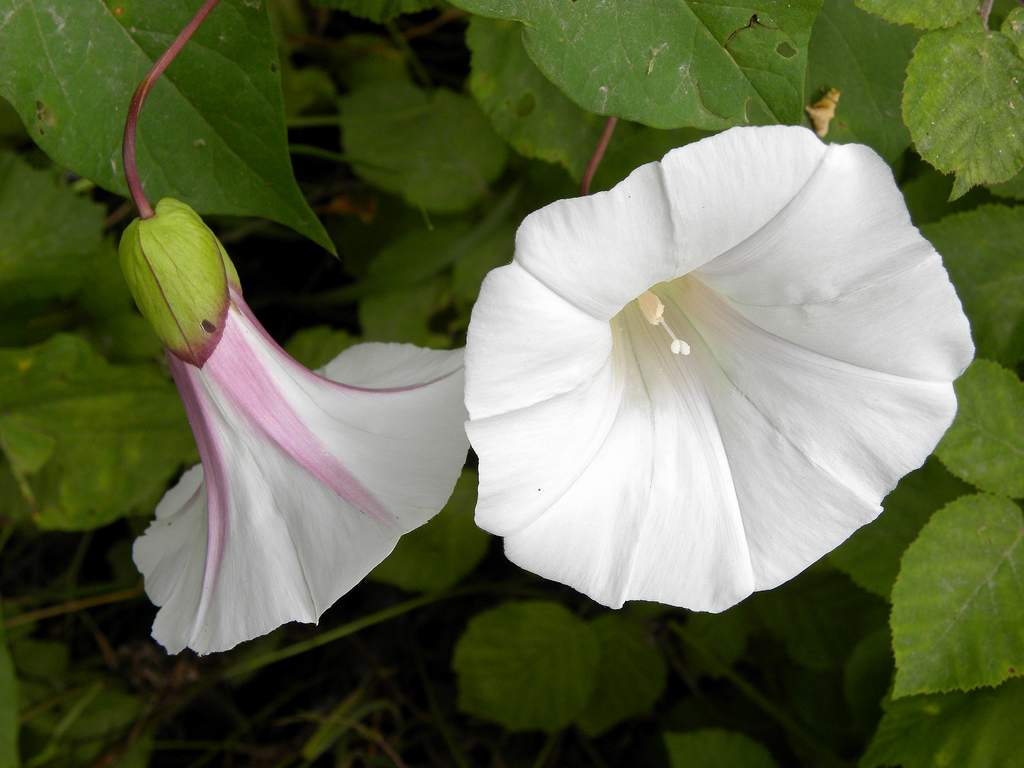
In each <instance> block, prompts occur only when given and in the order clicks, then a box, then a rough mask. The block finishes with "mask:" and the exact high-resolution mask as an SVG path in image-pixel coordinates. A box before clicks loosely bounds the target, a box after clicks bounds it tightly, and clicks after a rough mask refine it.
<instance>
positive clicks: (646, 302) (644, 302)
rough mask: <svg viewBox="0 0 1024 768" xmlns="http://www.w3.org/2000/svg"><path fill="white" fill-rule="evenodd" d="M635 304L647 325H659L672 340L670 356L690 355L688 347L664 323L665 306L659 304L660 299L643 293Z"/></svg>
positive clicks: (645, 292) (648, 292)
mask: <svg viewBox="0 0 1024 768" xmlns="http://www.w3.org/2000/svg"><path fill="white" fill-rule="evenodd" d="M636 303H637V304H638V305H639V307H640V311H641V312H643V313H644V318H646V320H647V322H648V323H650V324H651V325H660V326H661V327H662V328H664V329H665V333H667V334H668V335H669V337H670V338H671V339H672V344H671V345H670V346H669V349H671V350H672V354H674V355H688V354H690V345H689V344H687V343H686V342H685V341H683V340H682V339H680V338H679V337H678V336H676V334H675V332H674V331H673V330H672V329H671V328H669V326H668V323H666V322H665V305H664V304H662V303H661V299H659V298H658V297H657V296H655V295H654V294H653V293H651V292H650V291H644V292H643V293H641V294H640V295H639V296H638V297H637V299H636Z"/></svg>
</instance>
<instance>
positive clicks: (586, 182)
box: [580, 117, 619, 195]
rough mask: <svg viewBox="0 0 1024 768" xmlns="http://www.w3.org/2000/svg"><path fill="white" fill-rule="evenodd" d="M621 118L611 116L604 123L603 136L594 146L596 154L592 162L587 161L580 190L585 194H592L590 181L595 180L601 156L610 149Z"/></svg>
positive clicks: (591, 158) (592, 156) (592, 157)
mask: <svg viewBox="0 0 1024 768" xmlns="http://www.w3.org/2000/svg"><path fill="white" fill-rule="evenodd" d="M618 122H619V118H617V117H609V118H608V122H607V123H605V124H604V131H602V132H601V138H600V139H599V140H598V142H597V146H596V147H595V148H594V154H593V155H591V157H590V162H589V163H587V170H586V172H585V173H584V174H583V183H582V184H581V185H580V192H581V193H582V194H584V195H589V194H590V182H591V181H593V180H594V174H595V173H597V166H599V165H600V164H601V158H603V157H604V152H605V150H606V149H608V144H609V142H611V140H612V134H613V133H615V126H616V125H617V124H618Z"/></svg>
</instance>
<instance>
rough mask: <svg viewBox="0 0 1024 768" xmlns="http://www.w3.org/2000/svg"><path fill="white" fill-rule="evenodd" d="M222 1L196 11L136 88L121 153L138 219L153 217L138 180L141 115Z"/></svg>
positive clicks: (209, 0) (210, 2)
mask: <svg viewBox="0 0 1024 768" xmlns="http://www.w3.org/2000/svg"><path fill="white" fill-rule="evenodd" d="M219 2H220V0H206V2H205V3H203V5H202V6H201V7H200V8H199V10H198V11H196V15H195V16H193V17H192V20H191V21H189V23H188V24H186V25H185V27H184V29H182V30H181V32H179V33H178V36H177V37H176V38H175V39H174V42H173V43H171V44H170V45H169V46H168V48H167V50H166V51H164V52H163V54H162V55H161V56H160V58H159V59H157V60H156V63H154V64H153V68H152V69H150V70H149V73H148V74H147V75H146V76H145V77H144V78H142V82H141V83H139V87H138V88H136V89H135V93H134V94H133V95H132V101H131V104H130V105H129V106H128V117H127V118H126V119H125V123H124V143H123V144H122V147H121V154H122V157H123V160H124V177H125V180H126V181H127V182H128V191H129V192H131V196H132V200H133V201H135V207H136V208H138V209H139V216H141V217H142V218H144V219H149V218H152V216H153V206H151V205H150V204H149V200H147V199H146V193H145V192H144V191H143V190H142V181H141V180H140V179H139V169H138V166H137V165H136V162H135V138H136V134H137V133H138V127H139V114H140V113H141V112H142V105H143V103H144V102H145V101H146V97H147V96H148V95H149V92H150V90H152V88H153V85H154V84H155V83H156V81H157V80H158V79H159V78H160V75H162V74H163V73H164V71H165V70H166V69H167V67H169V66H170V65H171V62H172V61H174V59H175V58H177V56H178V54H179V53H181V49H182V48H184V47H185V43H187V42H188V41H189V38H191V37H192V35H193V34H194V33H195V31H196V30H197V29H199V25H200V24H202V23H203V22H204V21H205V20H206V17H207V16H209V15H210V11H212V10H213V9H214V6H216V5H217V3H219Z"/></svg>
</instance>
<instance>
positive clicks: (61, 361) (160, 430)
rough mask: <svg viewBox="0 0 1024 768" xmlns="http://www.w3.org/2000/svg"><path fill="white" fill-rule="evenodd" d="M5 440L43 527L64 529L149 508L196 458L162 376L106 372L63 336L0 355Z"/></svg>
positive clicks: (120, 369)
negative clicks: (41, 452)
mask: <svg viewBox="0 0 1024 768" xmlns="http://www.w3.org/2000/svg"><path fill="white" fill-rule="evenodd" d="M0 435H2V439H0V448H2V450H3V453H4V454H5V456H6V457H7V459H8V461H10V462H11V464H12V466H14V467H15V468H18V467H19V466H20V467H21V469H22V471H21V472H20V475H21V477H20V479H21V481H22V482H23V484H24V487H25V492H26V494H27V498H26V501H27V503H28V504H29V505H30V506H31V507H32V508H33V511H34V516H35V519H36V521H37V523H38V524H39V525H40V526H42V527H44V528H58V529H62V530H84V529H88V528H94V527H97V526H99V525H103V524H105V523H108V522H110V521H111V520H115V519H117V518H118V517H121V516H122V515H125V514H128V513H129V512H132V511H133V510H135V509H138V508H140V507H143V508H147V507H148V505H150V504H152V503H154V501H155V500H156V498H158V497H159V495H160V494H161V493H162V492H163V490H164V488H165V487H166V485H167V481H168V480H169V479H170V477H171V476H172V475H173V474H174V472H175V471H176V470H177V469H178V468H179V467H180V466H181V465H182V464H183V463H185V462H188V461H192V460H193V457H194V453H195V446H194V443H193V441H192V436H191V434H190V432H189V430H188V424H187V422H186V420H185V416H184V413H183V411H182V408H181V406H180V404H179V402H178V398H177V394H176V392H175V390H174V387H173V386H172V385H171V383H170V382H169V381H168V380H167V379H166V378H165V377H164V376H162V375H160V374H159V373H158V372H157V371H156V370H155V369H154V368H153V367H151V366H143V365H135V366H114V365H110V364H108V363H107V362H105V361H104V360H103V359H102V358H100V357H99V356H98V355H97V354H96V353H95V352H94V351H93V350H92V349H91V348H90V347H89V345H88V344H86V343H85V342H84V341H83V340H81V339H80V338H77V337H74V336H65V335H60V336H55V337H54V338H53V339H51V340H50V341H48V342H46V343H45V344H41V345H39V346H36V347H29V348H25V349H2V350H0ZM43 442H48V443H52V444H51V445H50V447H49V449H48V455H47V456H46V457H45V461H43V462H42V463H41V464H39V462H38V461H35V460H33V459H32V457H33V456H36V458H38V448H39V446H40V445H42V443H43ZM35 465H38V466H35ZM146 511H147V512H148V511H149V509H148V508H147V509H146Z"/></svg>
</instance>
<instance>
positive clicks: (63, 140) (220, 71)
mask: <svg viewBox="0 0 1024 768" xmlns="http://www.w3.org/2000/svg"><path fill="white" fill-rule="evenodd" d="M265 6H266V3H263V2H251V0H225V1H224V2H222V3H220V5H218V6H217V8H216V9H215V10H214V12H213V13H211V14H210V17H209V18H208V19H207V20H206V22H205V23H204V24H203V26H202V27H201V28H200V29H199V31H198V32H197V33H196V34H195V37H194V38H193V39H192V41H191V42H190V43H189V44H188V45H187V46H185V49H184V50H183V52H182V53H181V55H180V56H179V57H178V58H177V59H176V60H175V62H174V64H172V65H171V67H170V68H169V69H168V71H167V72H166V73H165V74H164V76H163V77H162V78H161V79H160V80H159V81H158V82H157V83H156V85H155V86H154V88H153V91H152V93H151V95H150V97H149V101H148V102H147V105H146V108H145V110H144V111H143V113H142V119H141V121H140V128H139V131H140V133H139V146H138V158H139V169H140V172H141V175H142V181H143V184H144V186H145V189H146V193H147V195H148V196H149V197H150V199H151V200H152V201H153V202H156V201H157V200H159V199H160V198H163V197H176V198H179V199H181V200H185V201H187V202H188V203H189V204H190V205H191V206H192V207H193V208H195V209H196V210H197V211H199V212H201V213H220V214H232V215H245V216H263V217H266V218H269V219H273V220H274V221H278V222H280V223H282V224H285V225H287V226H289V227H292V228H293V229H295V230H296V231H297V232H300V233H302V234H303V235H305V236H307V237H309V238H310V239H312V240H314V241H315V242H317V243H319V244H320V245H322V246H323V247H325V248H327V249H328V250H330V251H332V252H333V250H334V247H333V245H332V243H331V242H330V239H329V238H328V237H327V233H326V232H325V231H324V229H323V227H322V226H321V225H320V222H319V221H318V220H317V218H316V216H315V215H314V214H313V212H312V210H310V208H309V206H308V205H307V204H306V201H305V199H304V198H303V196H302V193H301V191H300V190H299V187H298V185H297V184H296V182H295V178H294V177H293V175H292V170H291V163H290V159H289V156H288V137H287V132H286V130H285V124H284V106H283V102H282V98H281V84H280V75H279V72H278V69H279V64H278V60H277V49H276V45H275V42H274V38H273V34H272V33H271V30H270V23H269V20H268V17H267V10H266V7H265ZM195 11H196V5H195V3H188V2H181V1H180V0H177V1H175V2H167V1H166V0H136V2H132V3H118V4H114V3H106V2H103V0H75V1H74V2H69V1H68V0H63V2H57V3H54V2H50V1H49V0H47V1H46V2H44V0H0V20H2V23H0V94H2V95H3V96H4V97H5V98H6V99H8V100H9V101H10V102H11V104H13V105H14V107H15V109H17V111H18V113H19V114H20V115H21V118H22V120H24V121H25V124H26V126H28V129H29V133H30V134H31V136H32V138H33V139H34V140H35V141H36V143H37V144H39V146H41V147H42V148H43V149H44V150H45V151H46V152H47V154H49V155H50V156H51V157H52V158H54V160H56V161H57V162H58V163H60V164H61V165H64V166H67V167H68V168H71V169H73V170H74V171H75V172H76V173H78V174H80V175H82V176H85V177H86V178H89V179H92V180H93V181H95V182H96V183H97V184H99V185H100V186H101V187H104V188H105V189H109V190H112V191H114V192H118V193H120V194H125V193H126V191H127V188H126V185H125V182H124V179H123V168H122V166H121V134H122V131H123V129H124V118H125V114H126V112H127V109H128V101H129V98H130V96H131V93H132V91H134V90H135V86H136V85H137V84H138V83H139V81H140V80H141V79H142V77H143V76H144V75H145V74H146V72H147V71H148V70H149V68H150V67H151V66H152V64H153V62H154V61H155V60H156V58H157V57H158V56H159V55H160V54H161V53H163V51H164V49H165V48H166V47H167V46H168V45H169V44H170V42H171V40H173V39H174V37H175V36H176V35H177V33H178V32H179V30H180V29H181V28H182V27H183V26H184V25H185V23H186V22H187V21H188V20H189V19H190V18H191V16H192V14H193V13H195ZM83 62H88V63H87V64H83ZM211 73H213V74H211Z"/></svg>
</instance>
